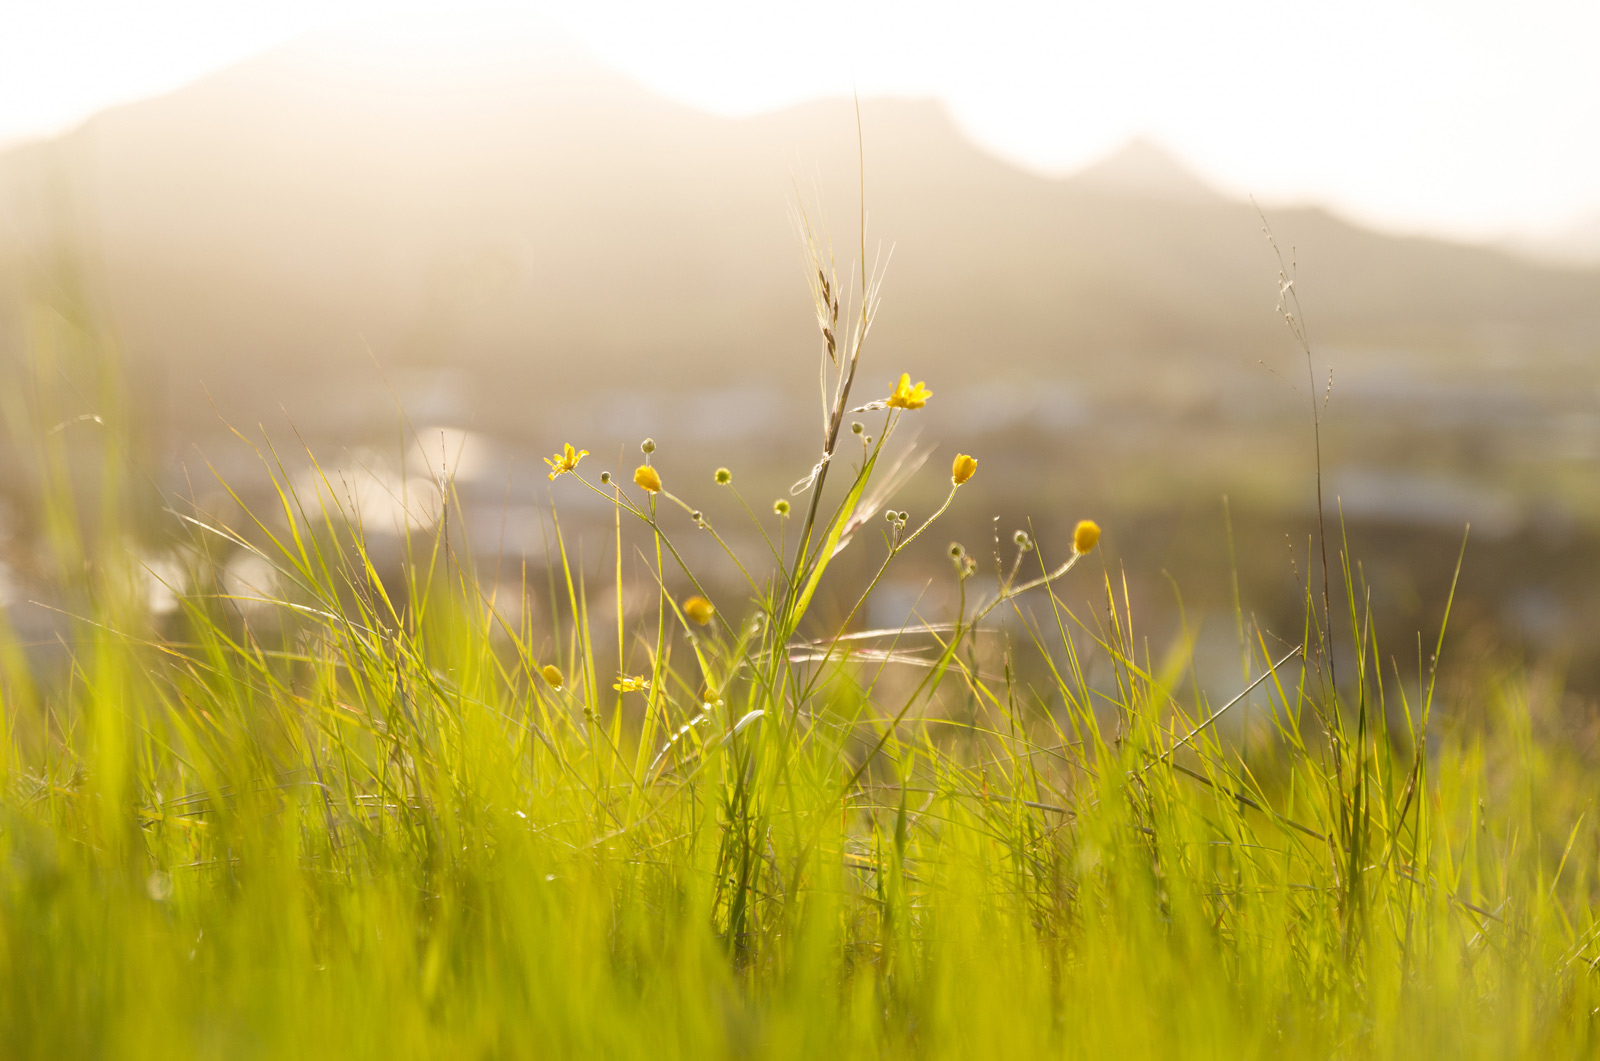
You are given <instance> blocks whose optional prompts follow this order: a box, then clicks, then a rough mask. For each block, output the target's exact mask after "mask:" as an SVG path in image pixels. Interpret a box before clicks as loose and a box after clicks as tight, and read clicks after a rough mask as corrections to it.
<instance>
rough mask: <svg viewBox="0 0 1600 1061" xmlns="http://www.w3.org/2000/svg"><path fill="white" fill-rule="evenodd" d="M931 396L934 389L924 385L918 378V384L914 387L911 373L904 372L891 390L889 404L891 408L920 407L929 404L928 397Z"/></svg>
mask: <svg viewBox="0 0 1600 1061" xmlns="http://www.w3.org/2000/svg"><path fill="white" fill-rule="evenodd" d="M931 397H933V391H931V390H929V389H928V388H926V387H924V386H923V385H922V381H921V380H918V381H917V385H916V386H915V387H913V386H912V385H911V375H910V373H907V372H902V373H900V382H899V383H896V384H895V385H894V390H892V391H890V392H889V401H888V403H887V404H888V406H889V408H891V409H920V408H922V407H923V406H924V405H926V404H928V399H929V398H931Z"/></svg>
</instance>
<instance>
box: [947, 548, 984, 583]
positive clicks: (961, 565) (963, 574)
mask: <svg viewBox="0 0 1600 1061" xmlns="http://www.w3.org/2000/svg"><path fill="white" fill-rule="evenodd" d="M950 561H951V562H952V563H953V564H955V565H956V577H957V578H959V579H961V581H963V582H965V581H966V580H967V579H969V578H971V577H972V575H973V572H975V571H977V570H978V561H976V560H974V559H973V558H972V556H971V554H970V553H968V552H967V550H966V547H965V546H963V545H962V544H961V543H960V542H951V543H950Z"/></svg>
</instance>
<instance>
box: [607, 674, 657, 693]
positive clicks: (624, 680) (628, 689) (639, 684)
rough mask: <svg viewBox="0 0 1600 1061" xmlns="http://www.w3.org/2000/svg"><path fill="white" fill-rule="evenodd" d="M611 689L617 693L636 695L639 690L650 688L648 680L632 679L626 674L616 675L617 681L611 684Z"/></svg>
mask: <svg viewBox="0 0 1600 1061" xmlns="http://www.w3.org/2000/svg"><path fill="white" fill-rule="evenodd" d="M611 688H613V689H615V690H616V691H617V692H619V693H636V692H638V691H640V690H641V689H648V688H650V679H649V678H634V677H631V676H630V675H627V674H619V675H617V680H616V681H614V682H612V683H611Z"/></svg>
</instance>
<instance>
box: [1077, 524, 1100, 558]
mask: <svg viewBox="0 0 1600 1061" xmlns="http://www.w3.org/2000/svg"><path fill="white" fill-rule="evenodd" d="M1099 540H1100V524H1098V523H1096V522H1095V521H1094V520H1092V519H1084V520H1079V521H1078V525H1077V526H1076V527H1074V528H1073V529H1072V551H1073V552H1075V553H1086V552H1088V551H1089V550H1090V549H1093V548H1094V547H1095V543H1097V542H1098V541H1099Z"/></svg>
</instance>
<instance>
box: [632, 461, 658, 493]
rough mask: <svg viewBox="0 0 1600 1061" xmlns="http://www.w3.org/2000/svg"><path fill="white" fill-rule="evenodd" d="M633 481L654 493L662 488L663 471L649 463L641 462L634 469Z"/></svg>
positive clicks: (641, 487)
mask: <svg viewBox="0 0 1600 1061" xmlns="http://www.w3.org/2000/svg"><path fill="white" fill-rule="evenodd" d="M633 481H634V482H635V483H637V484H638V485H639V488H640V489H642V490H648V491H650V492H651V493H652V494H653V493H656V492H657V491H659V490H660V489H661V473H660V472H658V471H656V470H655V469H654V468H652V467H650V465H648V464H641V465H639V467H637V468H635V469H634V470H633Z"/></svg>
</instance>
